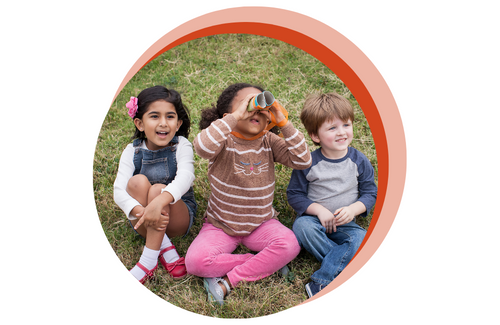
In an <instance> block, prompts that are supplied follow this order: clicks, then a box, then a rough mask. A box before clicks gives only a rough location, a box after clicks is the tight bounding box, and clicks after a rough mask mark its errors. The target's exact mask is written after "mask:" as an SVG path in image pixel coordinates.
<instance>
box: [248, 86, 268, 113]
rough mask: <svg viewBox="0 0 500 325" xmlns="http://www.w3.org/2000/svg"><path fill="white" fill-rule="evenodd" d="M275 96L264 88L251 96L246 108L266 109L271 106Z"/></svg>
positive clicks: (250, 109) (249, 109)
mask: <svg viewBox="0 0 500 325" xmlns="http://www.w3.org/2000/svg"><path fill="white" fill-rule="evenodd" d="M274 101H275V98H274V96H273V94H271V92H269V91H267V90H265V91H263V92H261V93H260V94H258V95H257V96H255V97H254V98H252V100H250V103H248V107H247V110H248V111H249V112H250V111H253V110H259V109H268V108H269V107H271V105H272V104H273V103H274Z"/></svg>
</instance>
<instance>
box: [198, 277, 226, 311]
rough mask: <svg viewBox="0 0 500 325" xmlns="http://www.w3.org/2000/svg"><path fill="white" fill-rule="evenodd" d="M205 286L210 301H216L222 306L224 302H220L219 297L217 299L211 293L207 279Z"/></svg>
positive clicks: (204, 281)
mask: <svg viewBox="0 0 500 325" xmlns="http://www.w3.org/2000/svg"><path fill="white" fill-rule="evenodd" d="M203 287H204V288H205V290H207V294H208V301H210V302H216V303H218V304H219V305H221V306H222V305H223V303H220V302H219V301H217V299H215V297H214V296H213V295H212V294H211V293H210V285H209V284H208V282H207V280H205V279H203Z"/></svg>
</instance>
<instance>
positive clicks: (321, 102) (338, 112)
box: [300, 93, 354, 145]
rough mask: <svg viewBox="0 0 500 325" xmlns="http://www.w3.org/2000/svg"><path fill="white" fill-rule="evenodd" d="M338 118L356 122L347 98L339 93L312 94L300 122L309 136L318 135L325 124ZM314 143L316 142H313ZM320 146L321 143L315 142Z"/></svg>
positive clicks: (308, 98)
mask: <svg viewBox="0 0 500 325" xmlns="http://www.w3.org/2000/svg"><path fill="white" fill-rule="evenodd" d="M334 118H338V119H340V120H342V121H344V122H347V121H348V120H351V122H354V109H353V108H352V106H351V103H350V102H349V100H347V99H346V98H344V97H342V96H340V95H339V94H337V93H327V94H311V95H309V96H307V98H306V101H305V102H304V107H303V108H302V112H301V113H300V120H301V121H302V124H304V127H305V128H306V131H307V133H308V134H309V136H310V135H311V134H314V135H317V134H318V130H319V128H320V127H321V125H323V123H324V122H326V121H330V120H332V119H334ZM313 142H314V141H313ZM314 143H315V144H317V145H319V143H316V142H314Z"/></svg>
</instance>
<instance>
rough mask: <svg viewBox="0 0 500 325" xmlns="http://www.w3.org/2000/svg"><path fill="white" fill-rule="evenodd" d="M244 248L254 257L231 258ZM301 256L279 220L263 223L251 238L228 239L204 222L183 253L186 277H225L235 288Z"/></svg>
mask: <svg viewBox="0 0 500 325" xmlns="http://www.w3.org/2000/svg"><path fill="white" fill-rule="evenodd" d="M238 244H243V245H245V246H246V247H248V248H249V249H250V250H252V251H255V252H259V253H257V254H255V255H254V254H251V253H248V254H231V253H232V252H233V251H234V250H235V249H236V247H238ZM299 252H300V246H299V243H298V242H297V238H296V237H295V235H294V233H293V231H291V230H290V229H288V228H287V227H285V226H283V225H282V224H281V223H280V222H279V221H278V220H276V219H271V220H269V221H266V222H264V223H263V224H262V225H260V226H259V227H258V228H257V229H255V230H254V231H253V232H252V233H251V234H250V235H248V236H244V237H240V236H229V235H227V234H226V233H225V232H224V231H222V230H221V229H219V228H216V227H214V226H213V225H211V224H209V223H207V222H205V223H204V224H203V227H202V228H201V230H200V233H199V234H198V236H197V237H196V238H195V239H194V241H193V242H192V243H191V246H189V248H188V251H187V253H186V268H187V271H188V273H190V274H194V275H196V276H199V277H204V278H213V277H222V276H224V275H227V277H228V278H229V281H230V282H231V284H232V285H233V287H236V286H237V285H238V283H239V282H240V281H242V280H243V281H256V280H259V279H262V278H265V277H266V276H268V275H271V274H273V273H274V272H276V271H278V270H279V269H281V268H282V267H283V266H285V265H286V264H287V263H288V262H290V261H291V260H293V259H294V258H295V257H296V256H297V255H298V254H299Z"/></svg>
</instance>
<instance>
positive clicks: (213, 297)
mask: <svg viewBox="0 0 500 325" xmlns="http://www.w3.org/2000/svg"><path fill="white" fill-rule="evenodd" d="M219 282H221V283H222V284H224V286H225V287H226V290H227V293H226V295H227V294H229V292H230V291H231V288H230V287H229V284H228V283H227V282H226V281H225V280H224V279H223V278H203V286H204V287H205V290H207V294H208V300H209V301H212V302H217V303H218V304H219V305H221V306H222V305H223V304H224V291H223V290H222V288H221V287H220V285H219Z"/></svg>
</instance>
